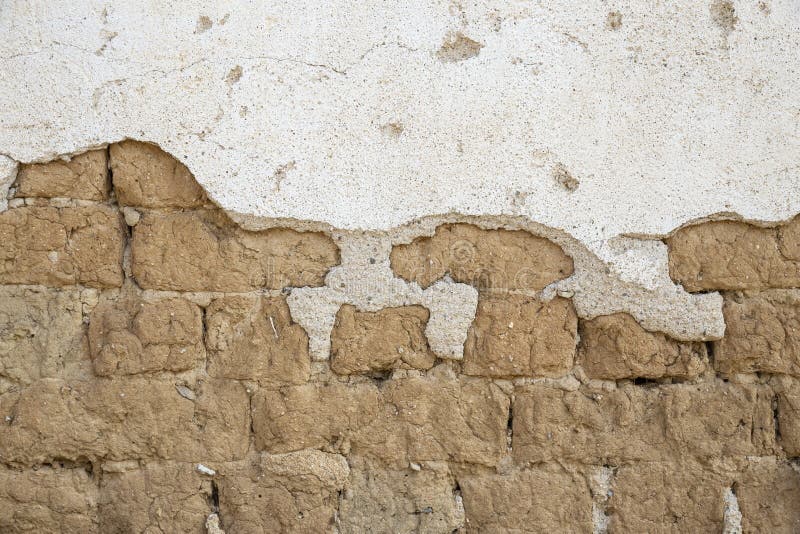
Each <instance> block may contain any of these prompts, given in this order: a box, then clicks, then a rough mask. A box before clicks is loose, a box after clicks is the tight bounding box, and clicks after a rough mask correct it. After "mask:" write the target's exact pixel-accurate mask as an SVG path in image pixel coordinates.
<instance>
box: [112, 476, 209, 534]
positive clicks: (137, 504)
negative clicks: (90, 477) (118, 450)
mask: <svg viewBox="0 0 800 534" xmlns="http://www.w3.org/2000/svg"><path fill="white" fill-rule="evenodd" d="M196 465H197V464H192V463H174V462H162V463H148V464H146V465H144V466H142V467H141V468H139V467H138V466H136V467H132V468H131V469H130V470H123V471H120V472H114V471H112V472H104V473H103V474H102V478H101V482H100V495H99V498H98V503H97V504H98V517H99V526H100V528H99V532H154V533H155V532H164V533H167V532H176V533H193V534H206V529H205V521H206V517H207V516H208V514H210V513H211V509H212V504H211V501H212V489H211V478H210V477H208V476H204V475H201V474H200V473H199V472H198V471H197V469H196Z"/></svg>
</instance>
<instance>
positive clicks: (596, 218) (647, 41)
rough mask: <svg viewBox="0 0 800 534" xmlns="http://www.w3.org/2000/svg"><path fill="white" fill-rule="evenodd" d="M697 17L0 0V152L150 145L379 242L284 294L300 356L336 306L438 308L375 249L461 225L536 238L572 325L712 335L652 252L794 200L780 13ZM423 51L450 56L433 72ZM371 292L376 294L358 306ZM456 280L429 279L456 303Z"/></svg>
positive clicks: (638, 12) (326, 225)
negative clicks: (702, 222)
mask: <svg viewBox="0 0 800 534" xmlns="http://www.w3.org/2000/svg"><path fill="white" fill-rule="evenodd" d="M712 4H713V2H688V1H682V2H678V3H674V2H673V3H666V4H657V5H653V4H652V3H641V2H632V1H622V2H619V3H615V4H614V5H613V6H611V5H609V4H608V3H607V2H605V1H602V0H593V1H590V2H584V3H580V4H576V3H574V2H568V1H566V0H559V1H555V2H548V3H546V4H543V5H534V4H509V3H506V2H490V1H477V2H471V3H469V4H467V5H464V6H463V8H461V9H453V8H452V6H451V5H450V4H449V3H448V2H443V1H442V2H437V1H432V0H427V1H422V0H418V1H415V2H406V3H397V4H388V5H387V4H386V3H384V2H378V1H377V0H374V1H372V0H370V1H368V2H366V3H364V2H354V1H346V0H332V1H329V2H309V1H298V2H289V3H285V2H282V3H278V2H275V3H271V2H267V3H260V4H256V5H253V4H250V3H244V2H238V1H236V2H229V3H218V2H210V1H208V2H188V1H178V2H173V3H170V5H169V6H167V5H166V4H164V5H162V4H157V3H156V4H152V3H151V4H147V5H141V4H140V3H134V2H124V1H113V2H112V1H93V2H92V1H90V2H81V3H79V4H75V3H74V2H66V1H53V2H47V3H30V2H24V1H22V0H11V1H9V2H4V3H3V4H2V5H0V31H2V33H3V35H4V37H5V38H4V39H3V40H2V42H0V68H2V70H3V72H4V76H3V77H0V95H2V98H3V101H4V103H5V104H6V105H3V106H0V154H5V155H6V156H7V157H8V158H11V159H13V160H15V161H19V162H33V161H46V160H51V159H54V158H55V157H58V156H61V155H64V154H74V153H79V152H83V151H85V150H86V149H89V148H94V147H98V146H102V145H104V144H106V143H109V142H115V141H119V140H121V139H124V138H134V139H141V140H146V141H151V142H155V143H157V144H159V145H160V146H161V147H163V148H164V149H165V150H167V151H168V152H170V153H171V154H173V155H175V156H176V157H177V158H178V159H180V160H181V161H183V162H184V163H185V164H186V165H187V166H188V167H189V168H190V169H191V171H192V172H193V173H194V175H195V176H196V177H197V179H198V181H199V182H200V183H201V184H202V185H203V187H204V188H205V189H206V190H207V191H208V193H209V195H210V196H211V197H212V198H213V199H214V200H215V202H217V203H218V204H219V205H220V206H222V207H223V208H225V209H226V210H228V211H229V212H230V213H231V214H232V215H233V216H234V218H236V219H237V220H239V221H241V222H243V223H245V224H246V225H250V226H259V225H260V226H264V225H266V226H270V225H273V226H274V225H277V224H288V225H290V226H294V227H298V228H300V227H307V228H312V227H313V228H318V229H324V230H328V231H330V230H331V229H336V232H338V234H337V235H340V236H341V239H342V241H341V242H342V243H345V244H346V247H345V248H350V249H352V250H353V251H355V250H360V251H362V252H363V251H366V250H367V247H368V246H371V244H375V243H378V244H379V248H380V249H381V257H380V258H378V263H377V264H376V266H375V267H370V268H368V269H366V270H362V269H359V268H356V267H355V266H356V265H357V264H358V261H360V260H355V259H354V260H353V262H352V263H345V264H344V265H343V266H342V267H340V268H338V269H337V270H335V271H334V272H332V273H331V276H329V283H328V286H326V288H322V289H318V290H315V291H309V290H302V291H300V290H295V292H294V294H295V295H296V296H294V297H293V301H294V304H293V310H292V311H293V314H294V315H296V316H297V318H298V320H299V321H301V322H303V321H305V323H306V324H304V326H306V327H307V328H310V329H311V331H312V332H315V331H316V332H317V334H315V335H317V336H318V338H319V339H318V340H317V341H316V342H315V343H316V348H315V351H316V352H315V354H316V355H317V357H323V356H324V354H325V351H326V348H325V346H324V343H323V341H321V336H323V334H324V332H325V329H327V328H328V323H329V322H330V320H331V319H330V317H331V315H330V310H332V309H333V307H334V305H337V306H338V304H340V303H341V302H352V303H356V304H357V305H358V306H359V307H362V308H363V307H366V308H370V307H372V306H375V304H374V302H383V303H386V304H387V305H389V303H392V302H400V301H403V302H422V301H427V302H428V304H432V303H433V302H434V301H435V302H441V300H436V299H441V298H443V297H437V296H435V295H434V294H433V293H427V292H421V291H418V290H417V289H415V288H413V287H410V286H406V285H403V287H400V288H399V289H398V287H396V286H398V284H397V282H393V281H392V280H391V279H389V278H387V277H388V275H389V273H388V272H387V270H386V265H385V264H384V263H383V262H384V261H385V260H386V258H385V251H386V247H387V246H388V245H387V244H388V243H395V242H406V241H408V240H410V239H411V237H413V235H412V234H413V232H414V231H417V232H420V233H423V234H424V233H430V232H431V228H432V225H433V224H434V223H435V222H436V221H445V220H464V219H470V218H476V219H478V220H480V221H483V224H484V225H489V226H494V227H499V226H503V227H526V228H531V229H535V230H537V233H540V234H544V235H552V236H555V237H554V238H556V237H557V239H556V240H557V241H558V242H559V243H560V244H561V245H562V246H563V247H564V248H565V250H566V251H567V252H568V253H569V254H570V255H572V256H573V257H574V258H575V261H576V274H575V275H574V276H573V277H571V278H570V279H569V280H567V281H564V282H562V283H560V284H558V286H557V287H553V288H548V289H549V291H550V292H551V293H552V292H557V291H562V292H574V295H575V303H576V306H577V307H578V311H579V314H581V315H582V316H593V315H597V314H600V313H610V312H612V311H621V310H627V311H629V312H631V313H632V314H633V315H634V316H635V317H637V319H639V320H640V321H642V322H643V324H645V326H646V327H648V328H651V329H658V330H663V331H665V332H668V333H671V334H674V335H676V336H678V337H681V338H692V339H705V338H714V337H719V336H720V335H721V334H722V330H723V328H724V325H723V324H722V317H721V310H720V306H721V300H720V298H719V295H715V294H709V295H695V296H690V295H688V294H686V293H685V292H683V291H682V290H681V289H680V288H679V287H677V286H675V285H674V284H672V283H671V281H669V279H668V277H667V275H666V263H665V258H666V251H665V248H664V246H663V244H662V243H660V242H659V241H657V240H652V238H658V237H662V236H664V235H667V234H668V233H669V232H671V231H672V230H674V229H675V228H677V227H679V226H681V225H682V224H685V223H686V222H688V221H692V220H698V219H702V218H707V217H713V216H715V215H716V214H738V215H739V216H741V217H742V218H744V219H747V220H753V221H780V220H785V219H787V218H789V217H791V216H793V215H794V214H796V213H797V212H800V179H798V170H799V169H800V156H798V154H800V130H798V123H799V122H800V107H798V104H797V102H798V101H800V99H799V98H798V96H800V80H798V78H797V76H796V72H798V71H800V56H798V55H797V54H796V53H795V52H794V51H795V50H797V49H799V48H800V31H798V29H799V28H800V11H798V10H797V8H796V7H797V6H796V2H793V1H792V0H776V1H772V2H770V5H769V9H768V10H766V11H765V10H762V9H759V8H758V6H757V4H756V3H755V2H752V3H745V2H741V1H737V2H733V3H731V5H732V6H733V8H734V9H735V12H734V15H735V23H731V24H727V23H726V24H723V25H722V26H721V25H720V21H721V20H723V19H721V18H720V15H719V13H718V11H717V10H715V9H714V8H713V6H712ZM612 8H613V9H612ZM733 20H734V19H733V18H731V17H728V18H725V19H724V20H723V22H724V21H733ZM454 36H455V37H454ZM459 36H460V37H459ZM443 43H444V44H447V43H450V44H451V45H452V44H453V43H462V44H465V45H464V46H463V50H462V51H461V52H460V53H459V54H457V58H456V59H457V60H453V61H450V60H448V61H443V60H442V57H441V53H440V52H441V49H442V46H443ZM448 57H449V56H448ZM454 57H455V56H454ZM386 125H396V126H394V127H392V128H391V129H390V133H391V132H399V133H397V134H396V135H387V128H386ZM0 160H2V161H0V167H1V168H0V176H1V177H5V179H6V182H7V181H8V180H9V179H10V178H8V177H9V176H11V174H12V173H14V171H12V170H9V169H10V168H11V167H13V166H14V165H13V163H12V164H11V165H9V163H8V161H7V158H0ZM290 162H291V164H290ZM567 177H568V179H567ZM0 182H2V180H0ZM3 183H5V182H3ZM0 202H4V200H0ZM443 214H458V215H452V216H449V215H448V216H445V215H443ZM360 232H361V233H363V232H366V233H368V234H369V235H370V236H371V237H369V238H364V240H362V241H359V239H361V238H358V237H357V236H358V235H360V234H359V233H360ZM631 236H636V237H643V236H644V237H648V238H650V240H647V239H645V240H642V239H634V238H633V237H631ZM376 246H377V245H376ZM362 252H359V253H355V252H354V253H353V254H354V256H353V258H356V257H358V254H361V253H362ZM367 281H369V282H370V283H378V282H381V283H386V284H388V285H387V286H386V287H382V286H381V288H380V289H379V290H377V291H376V293H377V295H376V296H373V297H372V301H368V300H367V297H366V293H364V292H363V291H361V290H359V289H357V286H358V284H359V283H362V282H367ZM336 283H345V286H346V288H347V291H346V292H344V293H343V292H342V291H341V288H338V289H337V288H336V286H335V284H336ZM457 286H458V284H452V283H449V282H443V285H441V286H439V289H441V290H442V291H443V292H444V293H447V294H448V295H449V297H448V298H452V299H455V300H453V302H460V304H458V306H460V308H459V309H460V310H461V312H459V313H461V314H462V315H463V313H464V312H466V311H467V310H468V309H469V306H470V305H471V304H469V303H470V302H471V301H470V298H471V297H469V296H468V295H467V293H468V290H465V289H459V288H457ZM392 295H393V296H392ZM459 299H460V300H459ZM312 302H313V303H314V304H313V306H317V307H318V308H317V313H318V315H317V317H318V320H317V322H316V324H315V325H312V324H310V323H311V321H310V320H309V319H307V318H305V317H306V316H307V315H308V313H309V312H308V309H310V308H308V306H312V304H311V303H312ZM304 303H307V304H304ZM432 305H433V304H432ZM304 306H306V308H304ZM442 306H443V305H442ZM441 310H442V311H441V313H443V314H444V313H445V312H447V313H450V311H447V310H448V308H446V307H442V308H441ZM323 311H324V313H323ZM432 312H433V310H432ZM334 313H335V312H334ZM434 315H435V316H437V317H438V316H439V315H436V314H434ZM460 317H461V316H460V315H459V319H458V320H457V321H456V322H455V323H454V328H455V329H458V330H459V332H460V331H461V329H462V326H463V325H462V323H461V322H459V321H461V318H460ZM432 323H433V325H432V326H429V329H431V328H432V329H433V330H434V332H435V330H436V328H437V327H436V322H435V321H432ZM315 329H316V330H315ZM429 333H431V332H429ZM461 335H462V334H461V333H459V334H457V335H456V334H453V333H452V331H451V334H450V336H451V337H450V338H447V336H443V335H442V336H439V337H438V338H437V336H436V335H434V338H435V339H438V341H435V343H438V344H439V345H438V348H437V352H439V353H441V354H450V355H451V356H453V357H457V355H456V354H454V353H453V350H452V348H453V347H454V346H455V345H456V344H457V343H458V340H459V339H460V337H458V336H461ZM453 336H455V337H453ZM313 338H314V335H312V339H313Z"/></svg>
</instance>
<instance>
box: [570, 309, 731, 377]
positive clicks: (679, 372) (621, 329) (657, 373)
mask: <svg viewBox="0 0 800 534" xmlns="http://www.w3.org/2000/svg"><path fill="white" fill-rule="evenodd" d="M729 324H730V323H729ZM580 336H581V350H580V356H579V361H580V364H581V366H582V367H583V369H584V370H585V371H586V374H587V375H589V376H590V377H592V378H599V379H604V380H618V379H621V378H638V377H641V378H673V377H674V378H679V379H692V378H696V377H697V376H698V375H699V374H700V373H702V372H703V371H704V370H705V368H706V365H707V360H708V357H707V355H706V348H705V346H704V345H703V344H702V343H687V342H680V341H676V340H674V339H671V338H669V337H668V336H665V335H664V334H662V333H660V332H648V331H647V330H645V329H644V328H642V327H641V326H640V325H639V324H638V323H637V322H636V320H635V319H634V318H633V317H631V316H630V315H627V314H624V313H618V314H614V315H604V316H601V317H596V318H594V319H591V320H588V321H583V322H582V326H581V330H580ZM726 339H727V338H726Z"/></svg>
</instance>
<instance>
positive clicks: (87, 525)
mask: <svg viewBox="0 0 800 534" xmlns="http://www.w3.org/2000/svg"><path fill="white" fill-rule="evenodd" d="M96 499H97V491H96V488H95V485H94V482H93V481H92V479H91V478H90V475H89V473H88V472H87V471H86V470H85V469H83V468H80V467H79V468H74V469H63V468H58V467H48V466H41V467H39V468H37V469H36V470H22V471H20V470H15V469H8V468H6V467H2V466H0V510H1V511H2V513H0V532H3V533H4V534H18V533H20V534H21V533H30V532H35V533H37V534H39V533H42V534H50V533H53V534H56V533H58V534H73V533H75V532H82V533H87V534H94V533H99V532H100V531H99V530H98V529H97V517H96V513H95V509H94V503H95V502H96Z"/></svg>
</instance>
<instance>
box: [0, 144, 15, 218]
mask: <svg viewBox="0 0 800 534" xmlns="http://www.w3.org/2000/svg"><path fill="white" fill-rule="evenodd" d="M18 169H19V163H17V162H16V161H14V160H13V159H11V158H9V157H8V156H5V155H2V154H0V213H2V212H4V211H5V210H6V209H8V192H9V189H11V186H12V185H14V182H15V181H16V180H17V170H18Z"/></svg>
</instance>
